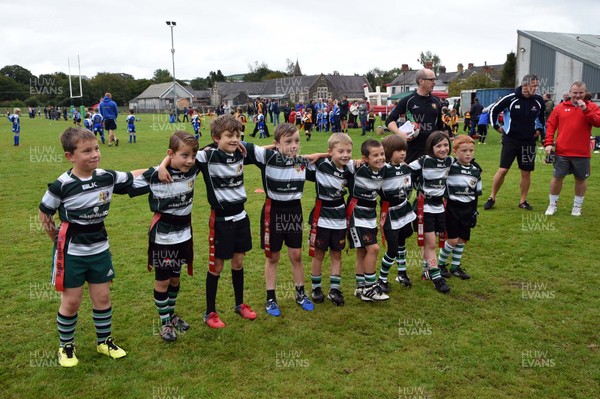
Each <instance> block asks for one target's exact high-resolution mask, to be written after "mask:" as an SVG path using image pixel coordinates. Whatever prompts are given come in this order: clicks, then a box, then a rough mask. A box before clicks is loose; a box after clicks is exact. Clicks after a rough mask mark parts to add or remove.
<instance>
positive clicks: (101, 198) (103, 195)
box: [98, 191, 110, 204]
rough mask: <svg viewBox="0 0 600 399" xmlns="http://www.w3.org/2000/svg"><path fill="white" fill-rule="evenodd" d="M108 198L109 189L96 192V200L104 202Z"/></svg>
mask: <svg viewBox="0 0 600 399" xmlns="http://www.w3.org/2000/svg"><path fill="white" fill-rule="evenodd" d="M109 200H110V191H100V193H99V194H98V202H100V203H102V204H106V203H107V202H108V201H109Z"/></svg>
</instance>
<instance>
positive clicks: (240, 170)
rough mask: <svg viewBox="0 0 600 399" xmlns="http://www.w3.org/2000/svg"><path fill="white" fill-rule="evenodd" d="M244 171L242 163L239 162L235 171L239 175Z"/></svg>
mask: <svg viewBox="0 0 600 399" xmlns="http://www.w3.org/2000/svg"><path fill="white" fill-rule="evenodd" d="M243 172H244V165H243V164H242V163H240V164H239V165H238V167H237V170H236V173H237V174H238V175H241V174H242V173H243Z"/></svg>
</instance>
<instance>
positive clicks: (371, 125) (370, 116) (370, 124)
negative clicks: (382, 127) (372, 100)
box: [367, 109, 375, 132]
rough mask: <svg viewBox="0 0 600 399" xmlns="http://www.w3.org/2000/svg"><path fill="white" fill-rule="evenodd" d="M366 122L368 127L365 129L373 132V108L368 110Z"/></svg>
mask: <svg viewBox="0 0 600 399" xmlns="http://www.w3.org/2000/svg"><path fill="white" fill-rule="evenodd" d="M367 123H368V126H369V127H368V128H367V130H368V131H370V132H374V131H375V112H373V110H372V109H371V110H369V117H368V120H367Z"/></svg>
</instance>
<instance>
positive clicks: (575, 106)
mask: <svg viewBox="0 0 600 399" xmlns="http://www.w3.org/2000/svg"><path fill="white" fill-rule="evenodd" d="M585 89H586V87H585V83H583V82H575V83H573V84H572V85H571V89H570V91H569V94H570V96H571V99H570V100H566V101H563V102H561V103H560V104H558V105H557V106H556V107H555V108H554V110H553V111H552V113H551V114H550V118H549V119H548V122H547V124H546V139H545V140H544V148H545V150H546V155H548V156H551V153H552V151H553V150H554V146H555V147H556V149H555V152H556V157H555V161H554V175H553V177H552V180H551V181H550V205H548V209H547V210H546V215H549V216H550V215H554V214H555V213H556V209H557V208H556V206H557V203H558V197H559V195H560V191H561V189H562V184H563V179H564V178H565V176H567V175H568V174H571V173H573V176H574V177H575V199H574V201H573V209H572V211H571V215H573V216H581V205H582V204H583V197H584V195H585V191H586V189H587V178H588V177H589V175H590V152H591V151H590V136H591V133H592V127H593V126H595V127H600V109H599V108H598V106H597V105H596V104H594V103H593V102H591V101H584V96H585ZM557 129H558V136H557V137H556V141H555V140H554V133H555V132H556V130H557Z"/></svg>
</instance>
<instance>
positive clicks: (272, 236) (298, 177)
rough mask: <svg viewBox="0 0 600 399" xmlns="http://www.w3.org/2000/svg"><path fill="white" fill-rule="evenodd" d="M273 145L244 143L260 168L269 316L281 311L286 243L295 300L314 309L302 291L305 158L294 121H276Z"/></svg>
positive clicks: (261, 221) (262, 243) (262, 244)
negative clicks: (281, 269)
mask: <svg viewBox="0 0 600 399" xmlns="http://www.w3.org/2000/svg"><path fill="white" fill-rule="evenodd" d="M274 139H275V149H276V150H271V149H265V148H262V147H258V146H255V145H253V144H251V143H246V148H247V150H248V152H249V153H252V154H253V155H254V157H255V158H256V165H257V166H258V167H259V168H260V170H261V175H262V183H263V187H264V190H265V193H266V200H265V204H264V205H263V208H262V212H261V219H260V226H261V230H260V245H261V248H262V249H264V251H265V257H266V261H265V280H266V286H267V301H266V305H265V307H266V310H267V313H268V314H269V315H271V316H275V317H277V316H280V315H281V311H280V310H279V305H278V303H277V297H276V294H275V287H276V279H277V266H278V264H279V259H280V257H281V248H282V247H283V244H284V243H285V244H286V245H287V247H288V256H289V258H290V263H291V266H292V274H293V278H294V283H295V287H296V303H297V304H298V305H300V307H301V308H302V309H303V310H306V311H311V310H313V309H314V305H313V303H312V302H311V301H310V299H308V296H307V295H306V293H305V291H304V267H303V266H302V229H303V224H302V204H301V203H300V199H301V198H302V193H303V191H304V181H305V180H306V166H307V165H308V158H304V157H300V156H298V152H299V149H300V133H299V132H298V129H297V128H296V126H295V125H293V124H290V123H283V124H279V125H277V126H276V127H275V133H274Z"/></svg>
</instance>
